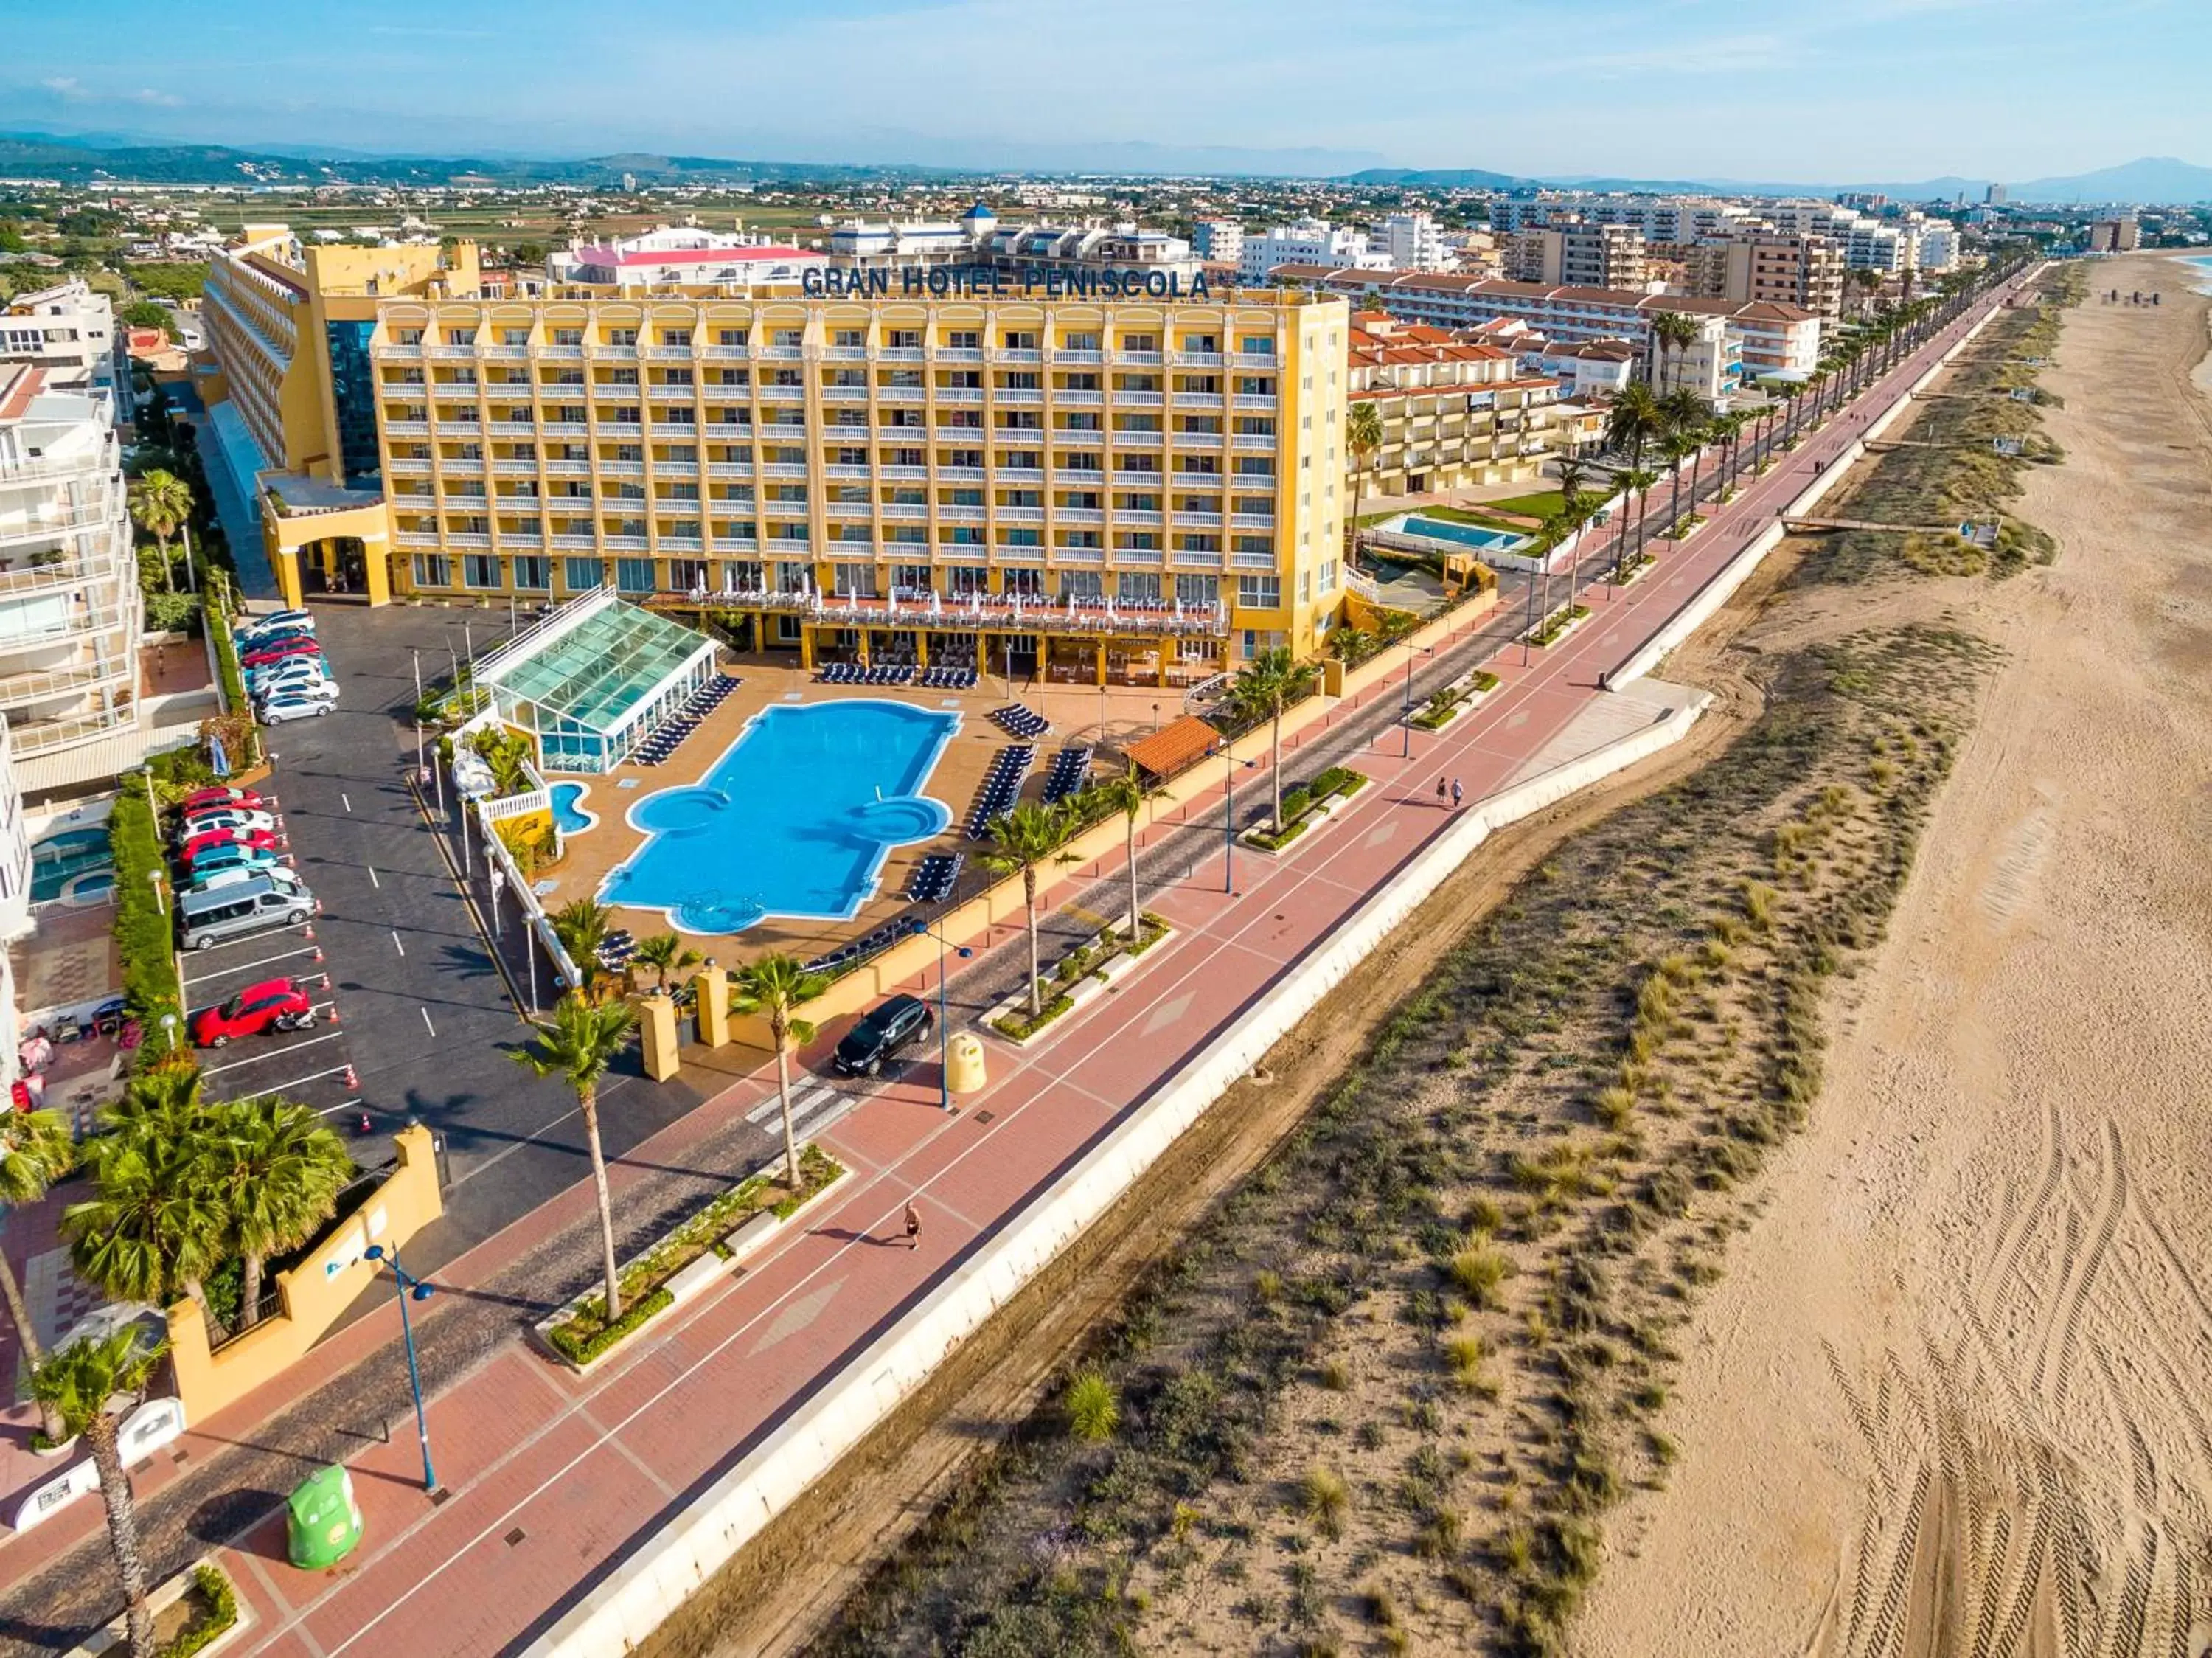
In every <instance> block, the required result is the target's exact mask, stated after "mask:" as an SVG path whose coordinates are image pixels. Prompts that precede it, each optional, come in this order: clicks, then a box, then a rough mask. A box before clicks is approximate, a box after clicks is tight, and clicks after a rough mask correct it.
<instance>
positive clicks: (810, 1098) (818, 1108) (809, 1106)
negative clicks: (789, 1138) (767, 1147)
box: [745, 1083, 860, 1140]
mask: <svg viewBox="0 0 2212 1658" xmlns="http://www.w3.org/2000/svg"><path fill="white" fill-rule="evenodd" d="M859 1104H860V1097H859V1096H858V1095H857V1094H844V1093H841V1092H839V1091H838V1090H837V1089H836V1088H831V1087H829V1085H828V1084H827V1083H823V1084H822V1085H821V1086H819V1087H817V1088H812V1089H810V1090H809V1091H808V1092H806V1093H805V1094H798V1095H796V1096H794V1097H793V1100H792V1102H791V1128H792V1133H793V1136H794V1137H796V1138H798V1139H801V1140H804V1139H805V1138H806V1137H808V1136H810V1135H815V1134H819V1133H821V1132H823V1131H824V1130H825V1129H827V1128H829V1125H831V1124H833V1123H836V1122H837V1121H838V1120H840V1119H842V1118H843V1117H844V1115H845V1113H846V1112H849V1111H851V1110H852V1109H853V1107H854V1106H857V1105H859ZM781 1111H782V1101H781V1098H780V1096H778V1095H776V1094H770V1095H769V1097H768V1098H767V1099H765V1100H762V1101H761V1102H760V1104H758V1105H757V1106H754V1107H753V1108H752V1110H751V1111H750V1112H747V1113H746V1114H745V1121H747V1122H748V1123H750V1124H751V1125H753V1126H754V1127H755V1128H765V1129H769V1130H770V1131H776V1130H779V1129H780V1126H781V1125H780V1124H779V1122H778V1120H777V1119H778V1118H779V1117H780V1115H781Z"/></svg>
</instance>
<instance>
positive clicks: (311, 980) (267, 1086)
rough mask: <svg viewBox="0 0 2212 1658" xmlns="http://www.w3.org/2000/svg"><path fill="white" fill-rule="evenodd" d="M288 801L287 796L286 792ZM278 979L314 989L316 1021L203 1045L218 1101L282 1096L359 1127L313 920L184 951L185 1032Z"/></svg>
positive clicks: (345, 1045)
mask: <svg viewBox="0 0 2212 1658" xmlns="http://www.w3.org/2000/svg"><path fill="white" fill-rule="evenodd" d="M280 799H281V797H280ZM274 978H289V979H292V980H294V981H295V982H296V983H297V984H299V985H300V987H301V990H303V991H306V992H307V996H308V997H309V1000H310V1002H311V1003H312V1005H313V1009H314V1015H315V1023H314V1024H313V1026H311V1027H307V1028H306V1029H303V1030H296V1031H289V1032H277V1031H273V1030H272V1031H265V1032H261V1033H256V1034H251V1035H244V1036H240V1037H237V1038H235V1039H234V1040H232V1041H231V1042H229V1043H228V1044H227V1045H224V1046H222V1047H210V1048H206V1049H203V1050H202V1051H201V1052H200V1055H199V1059H200V1075H201V1076H202V1078H203V1079H204V1082H203V1088H204V1091H205V1093H206V1094H207V1095H208V1096H209V1097H210V1098H211V1099H216V1100H237V1099H243V1098H245V1097H246V1096H247V1095H249V1094H283V1095H284V1096H285V1097H286V1098H287V1099H291V1100H301V1101H304V1102H305V1103H306V1104H307V1105H310V1106H313V1107H314V1109H315V1110H316V1111H317V1112H319V1113H320V1114H321V1115H322V1116H324V1117H325V1118H327V1119H330V1120H331V1124H332V1125H333V1126H334V1127H336V1126H344V1127H347V1128H349V1129H351V1128H354V1127H356V1126H357V1123H358V1113H359V1112H360V1110H361V1107H362V1092H361V1089H360V1088H359V1087H358V1086H356V1079H357V1073H356V1070H355V1069H354V1062H353V1058H352V1054H351V1051H350V1047H349V1042H348V1037H349V1032H348V1031H347V1028H346V1026H345V1016H344V1014H343V1010H342V1009H339V1007H338V1000H337V989H336V984H337V977H336V974H335V973H334V972H333V971H332V967H331V963H330V962H329V960H327V959H326V958H325V954H324V951H323V945H322V940H321V937H320V934H319V929H318V928H317V926H316V925H315V923H313V922H310V923H308V924H307V925H306V926H304V927H285V928H282V929H279V930H276V931H273V932H267V933H259V934H256V935H255V936H252V937H251V938H242V939H237V940H234V941H233V942H230V943H228V944H219V945H216V947H214V948H212V949H206V950H195V951H192V952H191V953H190V954H187V955H186V956H185V1007H186V1009H189V1011H188V1012H187V1014H186V1015H185V1024H186V1027H187V1032H186V1033H179V1043H180V1044H181V1043H182V1042H184V1041H187V1040H189V1039H190V1036H189V1034H188V1032H189V1027H191V1023H192V1021H193V1020H194V1019H195V1018H197V1015H199V1014H200V1012H201V1011H202V1010H203V1009H208V1008H214V1007H219V1006H221V1005H222V1004H223V1003H226V1002H228V1000H229V999H230V998H231V997H233V996H234V995H236V994H237V993H238V992H239V991H243V990H246V988H248V987H249V986H251V985H255V984H263V983H265V982H266V981H268V980H270V979H274Z"/></svg>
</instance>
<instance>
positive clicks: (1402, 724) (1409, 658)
mask: <svg viewBox="0 0 2212 1658" xmlns="http://www.w3.org/2000/svg"><path fill="white" fill-rule="evenodd" d="M1436 654H1437V653H1436V649H1435V647H1434V646H1431V645H1416V644H1414V643H1413V641H1412V640H1411V639H1407V641H1406V697H1405V704H1406V705H1405V710H1404V712H1403V714H1402V715H1401V717H1400V719H1399V722H1398V728H1399V729H1400V730H1401V731H1403V732H1404V733H1405V734H1406V747H1405V753H1404V754H1403V756H1402V758H1403V759H1409V760H1410V759H1413V658H1414V657H1415V656H1417V655H1418V656H1433V655H1436Z"/></svg>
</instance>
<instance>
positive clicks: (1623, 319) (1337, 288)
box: [1292, 270, 1820, 397]
mask: <svg viewBox="0 0 2212 1658" xmlns="http://www.w3.org/2000/svg"><path fill="white" fill-rule="evenodd" d="M1292 274H1293V275H1295V276H1296V277H1297V279H1298V280H1300V281H1304V282H1309V283H1313V284H1314V285H1316V286H1317V287H1319V288H1320V289H1321V290H1322V291H1324V292H1328V293H1338V294H1342V295H1344V296H1346V298H1348V299H1350V300H1351V301H1352V303H1353V304H1354V305H1355V306H1356V307H1360V308H1379V309H1381V310H1384V311H1388V312H1389V314H1391V315H1393V316H1395V317H1400V318H1403V319H1404V320H1407V321H1408V322H1424V323H1427V324H1429V325H1431V326H1434V327H1438V328H1452V329H1459V328H1478V327H1480V326H1483V325H1484V324H1486V323H1495V322H1499V321H1509V320H1510V321H1515V322H1520V323H1523V324H1525V325H1527V326H1528V327H1529V328H1531V329H1534V331H1535V332H1538V333H1541V334H1542V335H1543V336H1544V337H1545V338H1546V339H1547V340H1550V341H1553V342H1556V343H1558V344H1564V345H1576V344H1584V343H1587V342H1590V341H1596V340H1626V341H1627V342H1628V343H1629V344H1631V345H1632V346H1633V347H1634V348H1635V350H1636V351H1637V353H1638V355H1639V357H1641V356H1643V355H1644V354H1645V353H1647V352H1648V351H1649V350H1650V339H1651V320H1652V318H1653V317H1655V316H1656V315H1658V314H1660V313H1661V312H1662V311H1675V312H1680V313H1683V314H1686V315H1689V316H1691V317H1693V318H1700V319H1702V318H1717V319H1719V320H1720V321H1721V323H1722V325H1723V341H1724V344H1725V345H1726V347H1727V349H1726V350H1724V351H1723V352H1721V353H1719V354H1718V355H1717V356H1716V357H1714V358H1713V362H1712V368H1713V375H1712V377H1711V379H1712V381H1713V383H1714V384H1716V385H1717V389H1715V390H1711V391H1705V390H1701V391H1700V393H1699V394H1700V395H1701V396H1707V397H1723V396H1726V395H1728V394H1729V393H1732V392H1734V391H1735V390H1737V389H1739V387H1740V384H1741V381H1742V380H1745V379H1756V378H1758V377H1759V376H1761V375H1797V374H1809V373H1810V372H1812V370H1813V369H1814V367H1815V365H1817V364H1818V363H1819V361H1820V318H1819V317H1818V316H1816V315H1814V314H1813V313H1812V312H1810V311H1808V310H1806V309H1804V308H1802V307H1798V306H1792V305H1781V304H1775V303H1772V302H1753V303H1748V304H1739V303H1736V302H1733V301H1729V300H1712V299H1685V298H1683V297H1682V296H1680V295H1677V294H1650V293H1643V292H1638V291H1637V290H1627V289H1613V288H1571V287H1547V286H1546V285H1544V284H1542V283H1526V282H1500V281H1495V280H1490V279H1486V278H1482V277H1447V276H1437V275H1421V274H1414V273H1409V274H1405V275H1394V274H1385V275H1380V276H1378V275H1375V274H1372V273H1370V272H1365V271H1358V272H1354V271H1334V272H1331V271H1320V270H1310V271H1298V272H1293V273H1292ZM1701 326H1702V324H1701ZM1500 343H1508V344H1510V341H1508V340H1504V339H1501V341H1500ZM1679 373H1680V374H1682V375H1699V376H1702V375H1703V370H1702V369H1681V370H1680V371H1679ZM1699 384H1700V385H1701V386H1702V385H1703V384H1705V380H1704V379H1703V378H1700V380H1699Z"/></svg>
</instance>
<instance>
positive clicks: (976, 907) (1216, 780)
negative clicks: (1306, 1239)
mask: <svg viewBox="0 0 2212 1658" xmlns="http://www.w3.org/2000/svg"><path fill="white" fill-rule="evenodd" d="M1497 606H1498V594H1497V590H1496V589H1495V588H1492V589H1490V590H1489V591H1487V592H1486V593H1484V594H1480V595H1479V596H1476V597H1474V598H1470V599H1468V600H1467V601H1466V602H1465V603H1464V604H1462V605H1460V606H1459V607H1456V608H1455V609H1454V610H1452V611H1450V612H1449V613H1447V614H1445V615H1443V616H1440V617H1438V618H1437V619H1436V620H1434V621H1432V622H1431V623H1429V624H1428V625H1426V626H1425V627H1423V628H1420V629H1418V630H1416V631H1414V632H1413V633H1412V634H1410V635H1409V636H1407V638H1406V639H1405V640H1404V641H1401V643H1400V644H1399V645H1396V646H1393V647H1391V648H1390V649H1386V650H1383V651H1382V652H1380V653H1378V654H1377V655H1376V656H1374V657H1373V658H1371V659H1370V660H1369V661H1365V662H1363V663H1361V664H1360V665H1359V666H1358V667H1355V668H1350V669H1346V668H1345V667H1343V665H1342V664H1341V663H1340V662H1336V661H1328V662H1325V663H1323V664H1322V668H1323V671H1324V676H1325V677H1324V680H1323V686H1324V689H1325V690H1326V688H1327V687H1328V686H1329V685H1331V684H1332V683H1333V684H1334V685H1335V686H1340V687H1341V689H1340V691H1339V692H1336V693H1335V694H1334V695H1328V694H1325V695H1321V696H1314V697H1309V698H1306V700H1305V701H1304V702H1302V703H1300V704H1298V705H1297V707H1295V708H1293V709H1291V710H1289V711H1288V712H1287V713H1285V715H1284V716H1283V735H1284V736H1285V737H1290V736H1293V735H1296V734H1297V733H1298V732H1300V731H1303V730H1304V729H1305V728H1307V727H1308V726H1310V725H1312V724H1315V723H1316V722H1318V721H1319V720H1321V719H1322V717H1323V716H1325V715H1326V714H1327V713H1328V710H1329V709H1330V707H1331V706H1332V705H1333V704H1334V702H1335V701H1337V700H1338V699H1339V698H1340V697H1356V696H1358V695H1359V694H1360V693H1361V692H1365V691H1368V690H1370V689H1372V688H1373V687H1375V686H1378V685H1381V684H1383V683H1384V682H1385V681H1386V680H1390V679H1392V678H1393V677H1394V676H1395V675H1398V674H1403V673H1404V672H1405V667H1404V664H1403V662H1402V661H1401V660H1400V657H1399V655H1398V652H1399V650H1400V649H1403V648H1405V647H1407V646H1410V647H1411V648H1412V649H1415V650H1419V649H1422V648H1423V647H1425V646H1428V645H1432V644H1434V643H1436V641H1437V640H1438V639H1441V638H1442V637H1444V635H1445V634H1446V633H1448V632H1449V631H1452V630H1454V629H1455V628H1463V627H1465V626H1466V625H1468V623H1470V622H1473V621H1474V620H1476V619H1479V618H1480V617H1483V616H1485V615H1487V614H1488V613H1490V612H1491V611H1492V610H1494V609H1496V608H1497ZM1270 741H1271V735H1270V732H1269V729H1268V728H1267V726H1265V725H1262V726H1261V727H1259V728H1257V729H1255V730H1253V731H1249V732H1247V733H1246V734H1245V735H1243V736H1242V737H1240V738H1238V739H1237V742H1236V744H1235V746H1234V749H1233V752H1234V753H1235V754H1236V756H1237V759H1240V760H1244V759H1256V760H1259V761H1261V762H1262V763H1263V764H1264V763H1265V761H1266V759H1267V753H1268V749H1269V746H1270ZM1220 787H1221V773H1220V772H1219V771H1218V770H1217V769H1216V768H1215V767H1213V766H1212V765H1204V764H1201V765H1194V766H1192V767H1191V768H1190V770H1188V771H1185V772H1184V773H1183V774H1182V776H1181V777H1176V778H1175V779H1174V780H1173V781H1172V782H1170V783H1166V784H1164V785H1163V786H1162V787H1161V789H1160V791H1159V794H1158V799H1157V801H1156V802H1155V803H1154V805H1153V806H1152V808H1149V809H1148V810H1147V812H1146V821H1147V822H1150V821H1151V820H1152V819H1153V818H1156V817H1158V816H1160V815H1162V814H1165V813H1168V812H1171V811H1173V810H1174V809H1175V808H1177V807H1180V806H1182V805H1184V804H1186V803H1188V802H1190V801H1193V800H1195V799H1197V798H1198V797H1199V796H1200V795H1206V794H1209V793H1212V792H1214V791H1217V790H1218V789H1220ZM1127 833H1128V831H1127V826H1126V825H1125V823H1124V822H1123V820H1122V818H1121V814H1119V813H1116V814H1114V815H1113V816H1112V817H1109V818H1108V819H1107V820H1105V821H1103V823H1097V824H1094V825H1092V826H1091V828H1089V829H1088V830H1086V831H1085V832H1084V833H1082V834H1080V835H1079V836H1077V837H1076V838H1074V839H1073V840H1072V841H1070V842H1069V843H1068V844H1067V845H1066V847H1065V848H1064V849H1063V850H1064V851H1065V852H1066V853H1069V854H1072V855H1073V861H1072V862H1070V863H1049V864H1047V865H1045V866H1044V867H1043V868H1042V869H1039V870H1038V871H1037V908H1038V910H1039V911H1040V912H1042V911H1044V910H1046V909H1048V908H1049V907H1050V902H1051V894H1052V893H1053V892H1054V889H1056V888H1057V887H1060V885H1061V884H1062V883H1064V882H1066V881H1070V880H1073V878H1074V876H1075V873H1076V871H1077V870H1078V869H1080V868H1081V867H1082V866H1083V865H1084V864H1085V863H1091V862H1092V861H1093V860H1095V859H1097V858H1099V857H1102V856H1104V857H1117V858H1118V856H1120V854H1121V850H1122V847H1123V845H1124V844H1125V843H1126V841H1127ZM1021 920H1022V882H1021V877H1020V876H1018V875H1013V876H1010V877H1008V878H1007V879H1006V880H1005V881H1000V882H999V883H998V884H997V885H996V886H994V887H992V888H991V889H990V890H989V891H988V892H987V893H983V894H982V895H981V896H980V897H978V898H975V899H970V900H969V902H967V903H966V904H963V905H961V906H960V907H959V908H958V909H957V910H955V911H951V913H950V914H949V915H946V916H945V917H943V918H942V919H941V920H940V921H939V923H938V924H937V930H938V931H939V932H941V933H943V934H944V935H945V938H946V939H947V940H949V941H950V942H951V945H952V946H953V947H954V948H957V947H959V946H961V945H963V944H973V943H975V942H976V941H977V940H979V939H981V937H982V936H984V934H985V933H987V931H989V930H990V929H991V928H992V927H993V926H1004V925H1006V924H1008V923H1013V924H1015V925H1019V924H1020V923H1021ZM937 949H938V946H937V940H936V939H935V938H933V937H928V936H917V937H915V938H910V939H907V940H905V941H904V942H902V943H898V944H895V945H893V946H892V947H891V948H890V949H888V950H885V951H884V953H883V954H881V955H879V956H877V957H876V958H874V960H871V961H869V962H868V963H866V965H865V966H860V967H856V968H854V970H853V971H852V972H849V973H847V974H846V975H845V976H844V977H843V978H840V979H839V980H837V982H836V984H832V985H831V986H830V987H829V989H828V990H827V991H824V992H823V994H822V996H821V997H819V998H818V999H817V1000H816V1001H813V1002H810V1003H807V1004H806V1009H805V1016H806V1018H807V1019H808V1020H809V1021H811V1022H812V1023H814V1024H817V1025H826V1024H828V1023H829V1021H832V1020H834V1019H839V1018H842V1017H844V1016H845V1015H848V1014H860V1013H863V1012H866V1010H867V1009H869V1008H872V1007H873V1006H874V1005H875V1004H876V1003H877V1002H878V1000H880V999H881V998H882V997H884V996H885V995H887V994H889V993H890V991H891V990H892V989H893V988H894V987H895V986H896V985H898V984H903V983H904V982H905V981H907V980H908V979H911V978H917V977H924V976H927V977H931V978H933V977H934V975H935V974H936V972H937ZM730 1035H731V1039H732V1040H734V1041H737V1042H739V1043H742V1044H744V1045H746V1046H748V1047H755V1048H758V1049H760V1050H761V1051H763V1053H772V1052H773V1051H775V1050H774V1048H773V1047H772V1046H771V1045H770V1044H769V1035H768V1024H767V1021H765V1020H762V1019H758V1018H746V1017H743V1016H736V1017H732V1020H731V1021H730Z"/></svg>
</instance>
